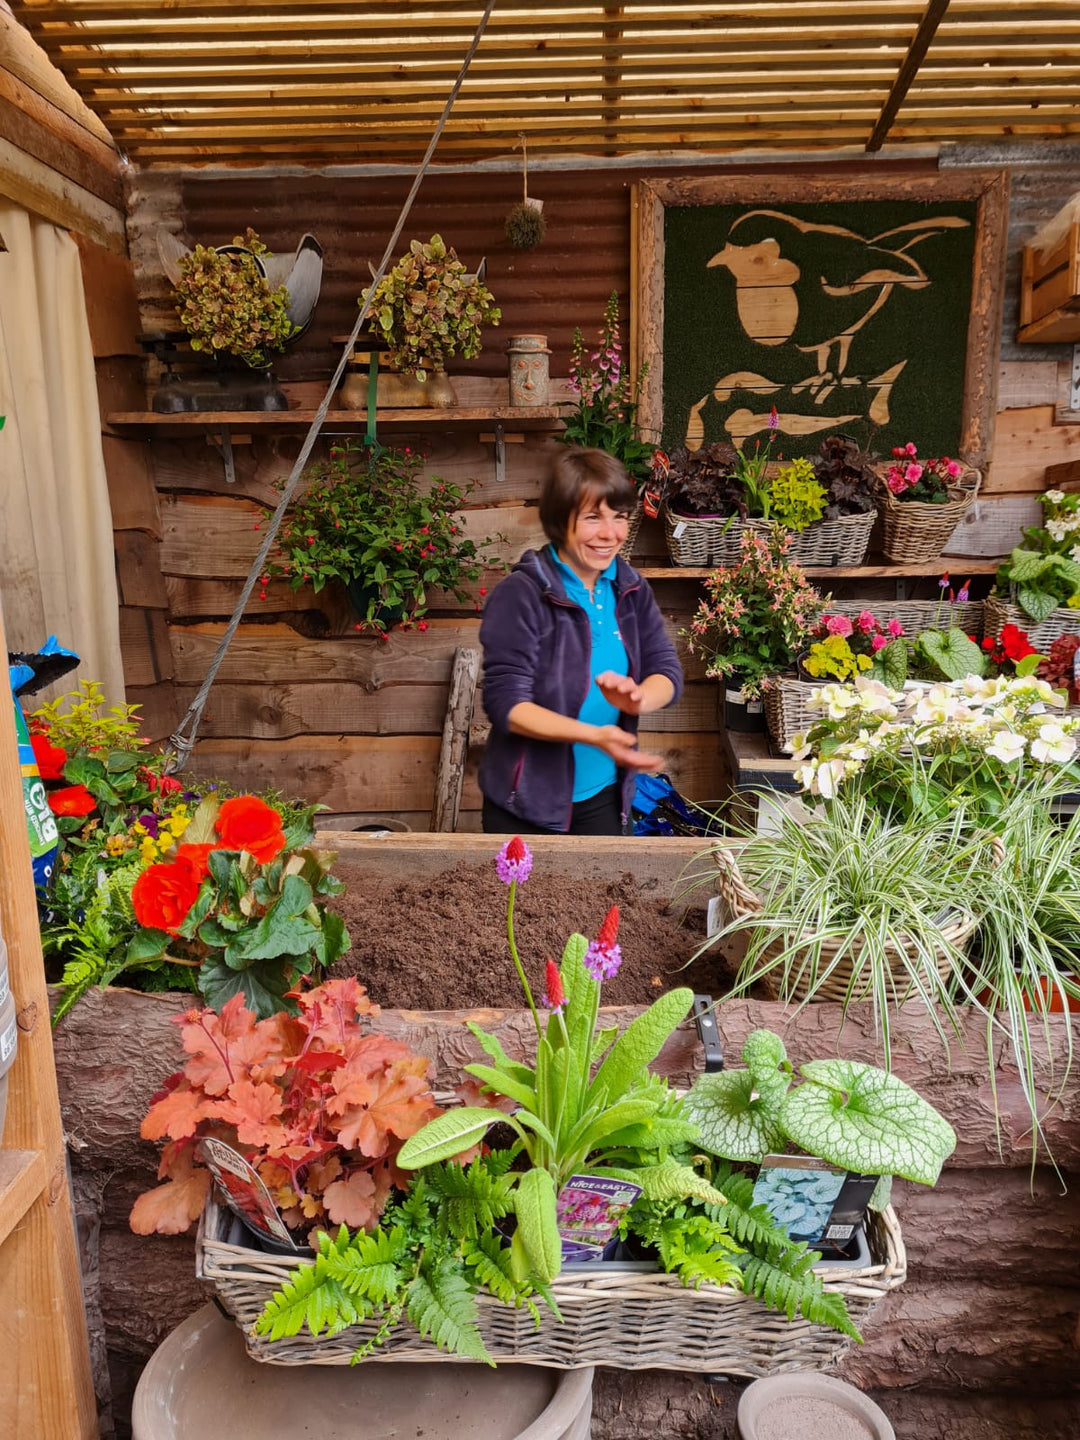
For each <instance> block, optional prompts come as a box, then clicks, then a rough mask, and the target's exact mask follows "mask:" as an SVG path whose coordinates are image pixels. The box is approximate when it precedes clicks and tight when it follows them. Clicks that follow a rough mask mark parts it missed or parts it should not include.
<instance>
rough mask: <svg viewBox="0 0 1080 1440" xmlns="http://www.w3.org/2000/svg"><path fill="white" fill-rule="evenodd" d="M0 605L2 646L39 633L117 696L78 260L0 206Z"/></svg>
mask: <svg viewBox="0 0 1080 1440" xmlns="http://www.w3.org/2000/svg"><path fill="white" fill-rule="evenodd" d="M0 236H3V239H4V243H5V245H6V246H7V252H6V253H4V252H2V251H0V415H5V416H6V417H7V420H6V424H5V426H4V428H3V430H0V597H2V599H3V605H4V625H5V628H6V630H7V642H8V647H9V648H10V649H11V650H28V651H35V650H37V649H38V648H39V647H40V646H41V644H42V643H43V642H44V640H45V638H46V636H47V635H49V634H54V635H55V636H56V637H57V639H58V640H59V641H60V643H61V644H62V645H66V646H67V647H68V648H69V649H71V650H75V651H76V652H77V653H78V654H79V655H80V656H81V657H82V664H81V665H80V667H79V669H78V670H77V671H75V672H74V674H73V675H71V676H67V677H65V678H64V679H63V680H61V681H59V682H58V683H57V685H55V686H53V687H52V688H51V689H50V690H48V691H43V692H42V695H43V697H45V698H49V697H51V696H53V695H55V694H62V693H63V692H64V691H66V690H70V689H72V688H74V685H75V682H76V681H77V680H79V679H82V678H85V679H87V680H97V681H99V682H100V683H101V684H102V686H103V687H104V690H105V695H106V698H107V700H108V702H109V703H110V704H119V703H122V701H123V699H124V675H123V667H122V664H121V656H120V618H119V611H118V608H117V607H118V600H117V591H116V567H115V560H114V554H113V537H112V517H111V514H110V511H109V492H108V487H107V484H106V479H105V463H104V460H103V458H102V452H101V420H100V417H99V413H98V398H97V388H96V385H95V382H94V356H93V351H92V348H91V344H90V331H89V328H88V326H87V321H86V306H85V303H84V300H83V286H82V273H81V270H80V267H79V252H78V249H77V247H76V245H75V242H74V241H73V240H72V238H71V236H70V235H68V234H67V232H66V231H64V230H60V229H58V228H57V227H56V226H55V225H52V224H50V223H49V222H48V221H47V220H41V219H38V218H37V217H36V216H34V215H31V214H30V213H29V212H28V211H26V210H23V209H22V208H21V207H20V206H17V205H11V204H9V203H7V202H5V201H4V200H2V199H0Z"/></svg>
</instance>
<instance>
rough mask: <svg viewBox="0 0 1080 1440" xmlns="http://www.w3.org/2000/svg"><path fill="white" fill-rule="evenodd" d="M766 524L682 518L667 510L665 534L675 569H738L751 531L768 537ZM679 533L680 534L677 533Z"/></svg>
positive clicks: (733, 518)
mask: <svg viewBox="0 0 1080 1440" xmlns="http://www.w3.org/2000/svg"><path fill="white" fill-rule="evenodd" d="M768 529H769V527H768V525H767V524H766V523H765V521H764V520H740V519H739V517H738V515H680V514H678V512H677V511H676V512H673V511H671V510H669V509H668V508H667V506H666V505H665V507H664V534H665V536H666V537H667V547H668V554H669V555H670V557H671V563H672V564H673V565H696V566H705V565H736V564H738V561H739V556H740V553H741V549H742V537H743V534H744V533H745V532H746V531H747V530H751V531H753V532H754V533H756V534H758V535H765V534H767V533H768ZM676 532H678V533H676Z"/></svg>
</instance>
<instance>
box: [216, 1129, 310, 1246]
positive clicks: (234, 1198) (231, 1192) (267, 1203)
mask: <svg viewBox="0 0 1080 1440" xmlns="http://www.w3.org/2000/svg"><path fill="white" fill-rule="evenodd" d="M196 1151H197V1153H198V1156H199V1159H200V1160H201V1161H202V1162H203V1164H204V1165H205V1166H206V1168H207V1169H208V1170H209V1171H210V1173H211V1175H213V1177H214V1180H215V1181H216V1182H217V1187H218V1190H219V1191H220V1192H221V1197H222V1199H223V1200H224V1201H225V1204H226V1205H227V1206H228V1207H229V1209H230V1210H231V1211H232V1212H233V1214H234V1215H239V1217H240V1219H241V1220H243V1222H244V1224H245V1225H248V1226H250V1227H251V1229H252V1230H254V1231H255V1233H256V1235H261V1236H263V1237H264V1238H266V1239H268V1240H273V1241H274V1242H275V1243H276V1244H278V1245H286V1246H288V1247H289V1249H291V1250H298V1249H299V1247H298V1246H297V1244H296V1241H295V1240H294V1239H293V1237H292V1235H291V1234H290V1233H289V1227H288V1226H287V1225H286V1224H285V1221H284V1220H282V1218H281V1212H280V1211H279V1210H278V1208H277V1206H276V1205H275V1204H274V1202H273V1200H271V1198H270V1192H269V1190H267V1188H266V1186H265V1185H264V1184H263V1182H262V1181H261V1180H260V1179H259V1176H258V1175H257V1173H256V1172H255V1170H253V1169H252V1167H251V1166H250V1165H249V1164H248V1162H247V1161H246V1160H245V1159H244V1157H243V1156H242V1155H241V1154H240V1153H239V1152H238V1151H236V1150H234V1149H233V1148H232V1146H231V1145H226V1144H225V1142H224V1140H214V1139H204V1140H200V1141H199V1143H198V1145H197V1146H196Z"/></svg>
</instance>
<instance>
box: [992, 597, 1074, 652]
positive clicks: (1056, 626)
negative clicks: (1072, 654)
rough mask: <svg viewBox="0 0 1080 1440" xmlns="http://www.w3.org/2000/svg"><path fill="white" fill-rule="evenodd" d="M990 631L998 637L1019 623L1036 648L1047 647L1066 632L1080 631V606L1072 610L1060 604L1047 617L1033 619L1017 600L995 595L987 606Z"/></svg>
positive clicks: (1042, 648)
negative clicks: (1005, 628)
mask: <svg viewBox="0 0 1080 1440" xmlns="http://www.w3.org/2000/svg"><path fill="white" fill-rule="evenodd" d="M984 623H985V626H986V633H987V635H992V636H993V637H994V639H995V640H996V639H997V637H998V636H999V635H1000V634H1001V631H1002V629H1003V627H1004V626H1006V625H1015V626H1016V627H1017V628H1018V629H1020V630H1023V631H1025V632H1026V634H1027V637H1028V642H1029V644H1031V645H1034V647H1035V649H1036V650H1047V649H1049V647H1050V646H1051V645H1052V644H1053V643H1054V641H1055V640H1060V639H1061V637H1062V635H1080V610H1070V609H1069V607H1068V606H1067V605H1059V606H1058V608H1057V609H1056V610H1052V611H1051V612H1050V614H1049V615H1048V616H1047V617H1046V619H1045V620H1040V621H1038V623H1036V622H1035V621H1033V620H1032V619H1031V617H1030V616H1029V615H1027V614H1026V613H1025V611H1023V610H1022V609H1021V608H1020V606H1019V605H1017V604H1016V603H1015V601H1013V600H1002V599H1000V598H999V597H998V596H996V595H991V596H990V598H989V600H987V602H986V607H985V610H984Z"/></svg>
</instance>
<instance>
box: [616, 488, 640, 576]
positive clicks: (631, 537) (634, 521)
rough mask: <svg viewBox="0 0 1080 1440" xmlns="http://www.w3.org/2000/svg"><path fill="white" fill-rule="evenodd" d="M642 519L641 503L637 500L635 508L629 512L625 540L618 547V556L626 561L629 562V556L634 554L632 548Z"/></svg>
mask: <svg viewBox="0 0 1080 1440" xmlns="http://www.w3.org/2000/svg"><path fill="white" fill-rule="evenodd" d="M643 518H644V517H643V514H642V509H641V501H640V500H639V501H638V503H637V505H636V507H635V508H634V509H633V510H631V512H630V523H629V525H628V526H627V527H626V539H625V540H624V541H623V543H622V544H621V545H620V546H619V554H620V555H621V556H622V558H623V559H624V560H626V561H629V559H630V556H631V555H632V554H633V553H634V546H635V544H636V543H637V537H638V532H639V531H640V530H641V521H642V519H643Z"/></svg>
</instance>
